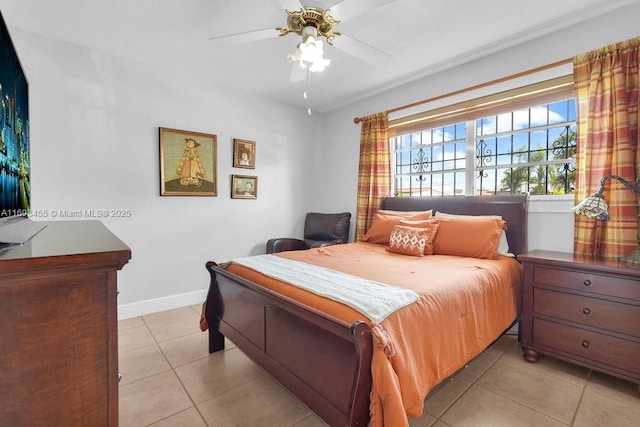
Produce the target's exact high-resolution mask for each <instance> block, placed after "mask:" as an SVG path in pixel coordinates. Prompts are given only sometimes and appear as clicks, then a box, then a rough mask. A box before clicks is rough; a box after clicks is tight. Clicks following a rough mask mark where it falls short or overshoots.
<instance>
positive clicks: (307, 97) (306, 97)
mask: <svg viewBox="0 0 640 427" xmlns="http://www.w3.org/2000/svg"><path fill="white" fill-rule="evenodd" d="M310 97H311V71H309V69H307V91H306V92H305V93H304V98H305V99H306V100H307V105H310V103H309V98H310ZM310 115H311V106H309V107H307V116H310Z"/></svg>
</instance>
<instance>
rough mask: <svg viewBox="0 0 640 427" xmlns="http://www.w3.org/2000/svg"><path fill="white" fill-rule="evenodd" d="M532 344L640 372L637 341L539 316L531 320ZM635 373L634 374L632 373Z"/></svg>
mask: <svg viewBox="0 0 640 427" xmlns="http://www.w3.org/2000/svg"><path fill="white" fill-rule="evenodd" d="M533 342H534V343H535V344H536V345H539V346H544V347H548V348H551V349H554V350H559V351H562V352H566V353H570V354H573V355H575V356H577V357H579V358H582V359H586V360H589V361H591V362H595V363H598V364H601V365H603V364H604V365H610V366H612V367H614V368H619V369H624V370H626V371H629V372H635V373H638V372H640V357H638V355H640V342H634V341H629V340H625V339H621V338H616V337H612V336H608V335H602V334H598V333H596V332H591V331H587V330H584V329H580V328H573V327H571V326H566V325H561V324H558V323H553V322H549V321H546V320H542V319H534V320H533ZM636 375H637V374H636Z"/></svg>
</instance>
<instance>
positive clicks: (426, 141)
mask: <svg viewBox="0 0 640 427" xmlns="http://www.w3.org/2000/svg"><path fill="white" fill-rule="evenodd" d="M548 86H549V87H554V86H553V85H548ZM537 90H538V89H536V91H537ZM520 93H521V94H524V95H523V96H520V97H519V98H518V101H517V103H513V102H502V101H498V102H494V104H495V103H497V104H500V106H498V107H497V108H496V106H495V105H492V106H491V107H490V108H479V107H478V106H479V105H481V104H482V102H479V101H478V100H475V101H473V102H470V103H468V105H467V106H466V107H465V109H464V111H463V109H461V108H460V106H453V107H450V108H449V110H448V111H447V110H446V109H445V110H444V111H438V112H435V113H434V112H429V113H425V114H423V115H422V117H426V119H424V120H422V119H420V118H418V119H416V118H415V117H412V118H410V119H409V120H405V122H404V123H405V124H406V123H409V126H408V127H407V128H408V129H409V130H410V131H409V132H407V133H403V131H402V130H403V127H402V126H398V125H395V126H397V127H398V129H395V130H394V131H393V132H391V133H392V135H393V136H392V138H391V144H392V153H393V155H392V157H393V168H392V170H393V173H394V179H393V183H394V192H395V195H396V196H455V195H486V194H517V193H530V194H534V195H537V194H569V193H572V192H573V189H574V186H575V156H576V112H575V111H576V106H575V99H574V98H573V95H572V93H569V94H570V95H571V96H570V97H569V98H567V92H566V91H565V92H563V91H558V90H555V91H554V93H552V94H551V95H549V93H547V94H546V95H547V96H546V99H545V97H541V96H540V92H535V94H534V95H532V96H530V97H527V96H526V95H528V94H530V93H531V91H530V90H525V91H522V90H521V91H520ZM512 95H513V94H510V96H512ZM558 97H562V98H561V99H557V98H558ZM523 98H524V99H523ZM495 99H497V100H504V99H505V97H504V95H503V96H502V97H497V98H495ZM547 99H551V100H552V101H551V102H547V103H539V102H541V101H545V100H547ZM527 102H529V105H527ZM533 102H537V103H535V104H534V103H533ZM514 106H515V107H517V108H513V107H514ZM456 119H464V120H456ZM416 122H419V123H420V124H416ZM431 124H435V126H434V125H431ZM430 125H431V126H430ZM420 127H424V129H420Z"/></svg>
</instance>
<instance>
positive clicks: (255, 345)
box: [205, 261, 372, 426]
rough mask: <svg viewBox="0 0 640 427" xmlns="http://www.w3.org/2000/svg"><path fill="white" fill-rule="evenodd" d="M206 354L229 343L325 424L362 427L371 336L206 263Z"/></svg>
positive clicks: (366, 404)
mask: <svg viewBox="0 0 640 427" xmlns="http://www.w3.org/2000/svg"><path fill="white" fill-rule="evenodd" d="M206 267H207V270H208V271H209V273H210V274H211V283H210V287H209V293H208V295H207V302H206V308H205V317H206V319H207V322H208V324H209V352H211V353H212V352H215V351H218V350H222V349H223V348H224V337H225V336H226V337H227V338H229V339H230V340H231V341H233V343H234V344H235V345H236V346H237V347H238V348H239V349H240V350H242V351H243V352H244V353H245V354H246V355H247V356H248V357H250V358H251V359H252V360H253V361H255V362H256V363H257V364H258V365H260V366H261V367H262V368H263V369H264V370H265V371H267V372H268V373H269V374H270V375H271V376H272V377H273V378H275V379H276V380H277V381H278V382H279V383H281V384H282V385H283V386H284V387H285V388H287V389H288V390H289V391H290V392H291V393H293V394H294V395H295V396H296V397H298V398H299V399H300V400H301V401H302V402H303V403H304V404H305V405H307V406H308V407H309V408H310V409H311V410H313V411H314V412H315V413H316V414H317V415H318V416H320V417H321V418H322V419H323V420H324V421H325V422H327V423H328V424H329V425H332V426H366V425H367V424H368V421H369V395H370V392H371V357H372V337H371V331H370V329H369V326H368V325H367V324H366V323H363V322H356V323H354V324H353V325H349V324H347V323H345V322H343V321H341V320H339V319H335V318H333V317H330V316H327V315H326V314H323V313H321V312H319V311H317V310H313V309H310V308H308V307H306V306H303V305H301V304H300V303H298V302H296V301H293V300H291V299H289V298H286V297H283V296H282V295H278V294H275V293H273V292H271V291H269V290H267V289H264V288H262V287H259V286H256V285H255V284H253V283H252V282H250V281H247V280H245V279H243V278H241V277H239V276H236V275H234V274H231V273H229V272H227V271H226V270H224V269H222V268H220V267H219V266H218V265H217V264H216V263H215V262H212V261H210V262H207V264H206Z"/></svg>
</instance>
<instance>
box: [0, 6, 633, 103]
mask: <svg viewBox="0 0 640 427" xmlns="http://www.w3.org/2000/svg"><path fill="white" fill-rule="evenodd" d="M636 1H638V0H535V1H532V0H482V1H480V0H446V1H445V0H439V1H438V0H343V1H342V2H340V1H338V0H333V1H331V0H323V1H312V0H302V4H303V5H304V6H313V7H319V8H322V9H326V8H329V7H332V6H334V5H337V6H338V9H336V13H335V15H336V16H335V18H337V19H341V17H340V16H339V14H338V12H337V11H338V10H340V9H339V7H342V8H343V9H342V10H343V11H344V13H345V14H348V13H349V10H348V7H349V6H351V7H352V9H355V10H356V11H358V12H359V13H358V14H356V16H353V17H350V18H349V19H346V20H343V22H341V23H340V24H339V25H337V27H336V28H335V29H336V30H337V31H339V32H342V33H343V34H345V35H347V36H349V37H351V38H353V39H356V40H357V41H359V42H362V43H365V44H367V45H369V46H371V47H374V48H376V49H377V50H379V51H382V52H384V53H385V54H383V55H381V56H382V58H383V59H377V60H375V61H373V62H367V61H364V60H362V59H359V58H357V57H355V56H352V55H349V54H347V53H345V52H344V51H343V50H340V49H339V45H340V42H341V40H340V37H336V42H335V46H327V47H325V57H327V58H330V59H331V65H330V66H329V67H328V68H327V69H326V70H325V71H324V72H322V73H314V74H312V75H311V81H310V89H311V90H310V98H309V100H305V99H304V98H303V96H302V93H303V92H304V91H305V90H306V89H307V88H308V86H307V85H308V82H300V83H291V82H289V71H290V65H289V63H288V62H287V59H286V55H287V54H288V53H291V52H293V50H294V49H295V46H296V45H297V43H298V42H299V41H300V38H299V36H297V35H295V34H290V35H288V36H284V37H278V36H277V34H278V32H277V31H276V30H275V28H276V27H279V26H286V18H287V15H286V13H285V11H284V7H283V5H291V6H290V7H295V6H296V4H297V0H108V1H107V0H56V1H42V0H0V10H1V11H2V14H3V15H4V18H5V21H6V22H7V24H8V25H9V27H10V28H11V27H18V28H21V29H24V30H27V31H31V32H35V33H39V34H43V35H45V36H48V37H53V38H56V39H60V40H64V41H67V42H70V43H73V44H77V45H81V46H86V47H89V48H92V49H97V50H99V51H102V52H106V53H110V54H114V55H118V56H124V57H127V58H132V59H135V60H139V61H143V62H146V63H151V64H155V65H158V66H160V67H163V68H166V69H170V70H174V71H179V72H183V73H193V74H196V75H199V76H205V77H206V78H208V79H211V80H212V81H214V82H216V83H219V84H221V85H225V86H230V87H235V88H239V89H242V90H246V91H248V92H251V93H254V94H257V95H260V96H264V97H267V98H272V99H277V100H281V101H284V102H286V103H289V104H293V105H298V106H300V107H304V108H306V107H307V106H308V105H311V107H312V108H313V109H315V110H318V111H329V110H331V109H333V108H336V107H340V106H343V105H345V104H348V103H349V102H351V101H354V100H356V99H360V98H363V97H365V96H366V95H367V94H370V93H376V92H380V91H382V90H384V89H387V88H390V87H393V86H397V85H399V84H402V83H406V82H409V81H411V80H414V79H416V78H419V77H422V76H425V75H428V74H430V73H434V72H437V71H442V70H446V69H448V68H450V67H453V66H456V65H460V64H462V63H464V62H467V61H471V60H474V59H477V58H480V57H482V56H484V55H488V54H490V53H493V52H496V51H498V50H501V49H505V48H508V47H511V46H514V45H517V44H519V43H522V42H524V41H527V40H530V39H533V38H536V37H539V36H541V35H544V34H547V33H550V32H553V31H556V30H559V29H561V28H563V27H567V26H569V25H573V24H576V23H578V22H580V21H583V20H586V19H589V18H591V17H594V16H596V15H599V14H602V13H605V12H608V11H612V10H615V9H617V8H620V7H622V6H625V5H628V4H631V3H635V2H636ZM339 3H341V4H339ZM371 4H382V5H380V6H378V7H374V8H372V9H371V10H365V7H364V5H371ZM271 28H273V34H274V37H271V38H267V39H262V40H256V41H251V42H246V43H224V39H217V37H220V36H224V35H229V34H235V33H241V32H249V31H253V30H264V29H271ZM212 38H214V40H211V39H212ZM345 39H346V38H345Z"/></svg>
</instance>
